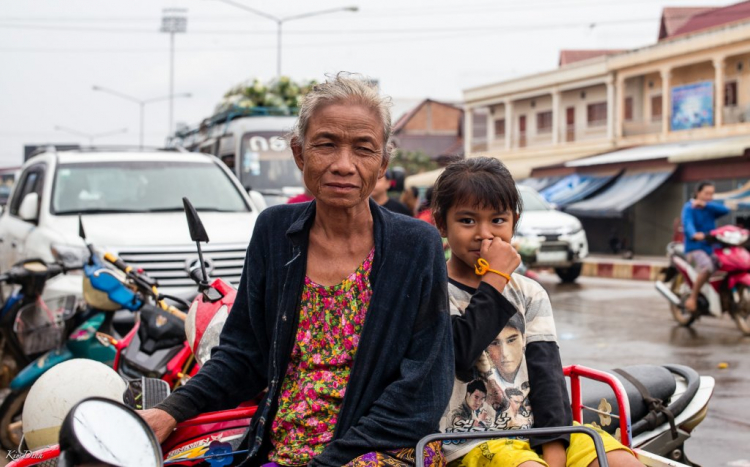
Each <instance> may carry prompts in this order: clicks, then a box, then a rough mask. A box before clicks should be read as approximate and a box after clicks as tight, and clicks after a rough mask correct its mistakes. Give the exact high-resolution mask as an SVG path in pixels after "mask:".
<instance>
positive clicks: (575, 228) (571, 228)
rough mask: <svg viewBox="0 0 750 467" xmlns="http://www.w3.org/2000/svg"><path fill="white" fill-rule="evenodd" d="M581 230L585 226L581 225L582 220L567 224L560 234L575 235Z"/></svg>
mask: <svg viewBox="0 0 750 467" xmlns="http://www.w3.org/2000/svg"><path fill="white" fill-rule="evenodd" d="M581 230H583V226H582V225H581V223H580V222H578V223H577V224H571V225H566V226H565V227H563V228H562V229H561V230H560V234H561V235H575V234H577V233H578V232H580V231H581Z"/></svg>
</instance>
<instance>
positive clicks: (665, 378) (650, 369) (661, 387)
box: [568, 365, 677, 434]
mask: <svg viewBox="0 0 750 467" xmlns="http://www.w3.org/2000/svg"><path fill="white" fill-rule="evenodd" d="M623 370H625V371H626V372H627V373H629V374H630V375H632V376H633V377H635V378H636V379H637V380H638V381H640V382H641V384H643V385H644V386H645V387H646V389H648V392H649V393H650V394H651V397H655V398H657V399H661V400H662V401H663V402H664V405H665V406H666V405H667V404H668V403H669V401H670V399H671V397H672V395H673V394H674V392H675V390H676V389H677V383H676V381H675V378H674V375H673V374H672V373H671V372H670V371H669V370H668V369H666V368H664V367H662V366H657V365H634V366H627V367H624V368H623ZM607 373H609V374H611V375H613V376H615V377H616V378H617V379H618V380H620V382H621V383H622V385H623V386H624V388H625V392H626V393H627V395H628V402H629V403H630V423H631V424H632V425H635V423H636V422H637V421H639V420H641V419H642V418H644V417H645V416H646V415H648V413H649V407H648V405H647V404H646V403H645V402H644V400H643V396H642V395H641V393H640V392H639V391H638V389H637V388H636V387H635V386H633V385H632V384H631V383H630V382H629V381H627V380H626V379H625V378H624V377H622V376H621V375H619V374H617V373H613V372H611V371H607ZM568 394H570V381H568ZM581 395H582V399H583V405H585V406H587V407H591V408H594V409H598V410H602V408H600V404H601V401H602V399H606V401H607V403H608V404H609V405H610V406H611V407H612V408H611V412H610V413H612V414H614V415H619V413H620V410H619V407H618V405H617V399H615V393H614V391H613V390H612V388H610V387H609V385H607V384H605V383H600V382H598V381H593V380H589V379H585V378H581ZM605 411H606V410H605ZM583 422H584V423H596V424H597V425H599V426H600V427H601V428H602V429H603V430H604V431H606V432H608V433H610V434H614V433H615V431H616V430H617V428H619V427H620V423H619V420H618V419H616V418H614V417H609V420H606V418H605V417H600V416H599V414H597V413H595V412H592V411H590V410H586V409H584V410H583ZM607 422H609V423H607Z"/></svg>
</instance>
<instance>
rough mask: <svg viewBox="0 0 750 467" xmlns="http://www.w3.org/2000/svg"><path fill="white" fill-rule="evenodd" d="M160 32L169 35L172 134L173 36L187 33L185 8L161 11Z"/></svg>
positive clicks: (170, 132) (170, 131) (172, 121)
mask: <svg viewBox="0 0 750 467" xmlns="http://www.w3.org/2000/svg"><path fill="white" fill-rule="evenodd" d="M162 14H163V16H162V18H161V32H166V33H169V95H170V96H172V97H170V99H169V131H168V134H169V135H171V134H172V130H173V125H174V99H173V96H174V35H175V33H178V32H180V33H184V32H185V31H187V9H186V8H164V9H163V10H162Z"/></svg>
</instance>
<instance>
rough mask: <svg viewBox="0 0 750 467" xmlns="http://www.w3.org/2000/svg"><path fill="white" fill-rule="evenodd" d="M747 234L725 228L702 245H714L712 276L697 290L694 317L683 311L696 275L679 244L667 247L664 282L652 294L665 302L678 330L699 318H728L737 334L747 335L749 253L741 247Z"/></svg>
mask: <svg viewBox="0 0 750 467" xmlns="http://www.w3.org/2000/svg"><path fill="white" fill-rule="evenodd" d="M748 238H750V231H748V230H746V229H742V228H740V227H736V226H732V225H727V226H723V227H719V228H718V229H714V230H712V231H711V233H710V234H709V235H708V236H707V238H706V241H707V242H709V243H714V244H716V246H715V248H714V255H715V257H716V259H717V261H718V268H717V270H716V272H715V273H714V274H713V275H712V276H711V277H710V278H709V280H708V282H707V283H706V284H705V285H704V286H703V287H702V288H701V293H700V295H699V297H698V308H697V310H696V312H695V313H691V312H689V311H688V310H687V309H686V308H685V300H686V299H687V298H688V297H689V296H690V294H691V291H692V289H693V284H694V282H695V279H696V277H697V275H698V273H697V272H696V270H695V269H694V268H693V267H692V266H691V265H690V263H689V261H688V260H687V258H686V256H685V254H684V247H683V244H682V243H676V242H672V243H670V244H669V245H668V246H667V256H668V257H669V267H668V268H667V270H666V272H665V275H664V280H663V281H657V282H656V290H658V291H659V293H661V294H662V295H663V296H664V298H666V299H667V301H668V302H669V306H670V309H671V311H672V316H673V317H674V319H675V321H677V322H678V323H679V324H680V325H682V326H690V325H691V324H693V323H694V322H695V321H696V320H697V319H698V318H699V317H701V316H711V317H715V318H720V317H721V316H722V314H723V313H727V314H729V316H731V317H732V319H733V320H734V322H735V324H736V325H737V327H738V328H739V330H740V331H741V332H742V333H743V334H745V335H750V252H748V250H747V249H746V248H745V247H744V245H745V244H746V243H747V242H748Z"/></svg>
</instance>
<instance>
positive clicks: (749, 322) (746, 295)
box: [732, 284, 750, 336]
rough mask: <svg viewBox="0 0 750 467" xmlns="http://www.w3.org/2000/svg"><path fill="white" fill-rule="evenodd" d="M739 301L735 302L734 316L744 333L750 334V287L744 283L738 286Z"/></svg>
mask: <svg viewBox="0 0 750 467" xmlns="http://www.w3.org/2000/svg"><path fill="white" fill-rule="evenodd" d="M737 294H739V301H737V302H736V303H735V304H734V311H733V312H732V317H733V318H734V322H735V323H737V327H738V328H739V329H740V331H742V334H744V335H746V336H750V288H748V286H746V285H744V284H740V285H738V286H737Z"/></svg>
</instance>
